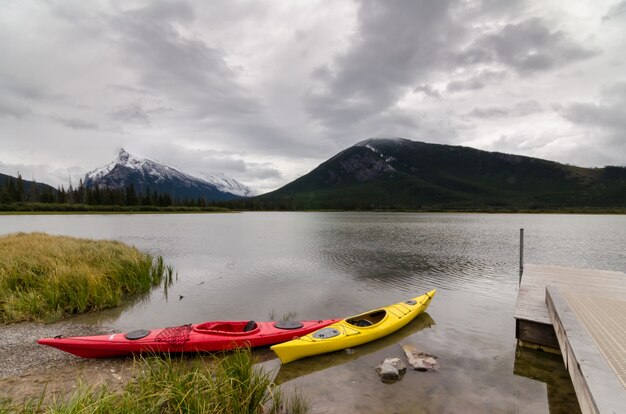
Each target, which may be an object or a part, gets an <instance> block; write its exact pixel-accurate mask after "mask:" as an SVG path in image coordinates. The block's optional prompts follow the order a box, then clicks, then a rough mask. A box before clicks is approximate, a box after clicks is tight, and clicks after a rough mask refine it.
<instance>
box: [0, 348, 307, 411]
mask: <svg viewBox="0 0 626 414" xmlns="http://www.w3.org/2000/svg"><path fill="white" fill-rule="evenodd" d="M134 372H135V373H136V374H135V376H134V379H133V380H131V381H130V382H129V383H128V384H126V385H125V387H124V388H123V389H122V390H121V391H118V392H114V391H111V390H109V389H108V388H107V387H106V386H86V385H84V384H81V383H80V382H79V383H78V384H77V386H76V387H75V391H74V392H72V393H71V394H69V395H59V394H50V393H46V391H45V389H44V390H43V391H42V394H41V396H40V397H39V398H36V399H33V400H30V401H26V402H24V403H13V402H11V401H8V400H5V401H2V400H0V414H4V413H20V414H35V413H41V412H46V413H51V414H69V413H87V412H88V413H155V414H156V413H159V414H161V413H183V412H184V413H240V414H266V413H268V414H269V413H274V414H283V413H285V414H286V413H293V414H298V413H306V412H308V410H309V408H308V402H307V401H306V400H305V399H304V398H302V397H301V396H300V394H299V393H293V394H289V395H287V394H285V393H284V392H283V390H281V389H280V387H279V386H277V385H276V384H275V383H274V382H273V380H272V376H271V374H270V373H267V372H265V371H264V370H263V369H261V368H259V367H255V366H254V359H253V358H252V355H251V352H250V350H249V349H239V350H236V351H233V352H230V353H228V354H218V355H217V356H212V355H211V356H208V357H200V358H197V357H194V358H191V359H190V358H186V357H182V356H180V357H179V356H176V357H174V356H169V355H165V356H149V357H138V359H136V360H135V368H134Z"/></svg>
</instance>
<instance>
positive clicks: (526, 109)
mask: <svg viewBox="0 0 626 414" xmlns="http://www.w3.org/2000/svg"><path fill="white" fill-rule="evenodd" d="M542 111H543V109H542V108H541V105H539V103H538V102H537V101H522V102H518V103H516V104H515V105H513V106H486V107H479V108H474V109H472V110H471V111H470V112H468V114H467V115H469V116H472V117H476V118H496V117H497V118H500V117H510V116H526V115H530V114H535V113H538V112H542Z"/></svg>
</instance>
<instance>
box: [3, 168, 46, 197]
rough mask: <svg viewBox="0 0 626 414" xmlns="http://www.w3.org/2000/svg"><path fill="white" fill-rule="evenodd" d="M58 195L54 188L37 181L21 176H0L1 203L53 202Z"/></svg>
mask: <svg viewBox="0 0 626 414" xmlns="http://www.w3.org/2000/svg"><path fill="white" fill-rule="evenodd" d="M56 193H57V190H56V189H55V188H54V187H51V186H49V185H48V184H42V183H38V182H36V181H29V180H24V179H23V178H22V176H21V175H20V174H18V175H17V177H12V176H10V175H6V174H0V203H12V202H20V201H42V200H43V201H44V202H49V201H52V200H53V199H54V197H55V195H56Z"/></svg>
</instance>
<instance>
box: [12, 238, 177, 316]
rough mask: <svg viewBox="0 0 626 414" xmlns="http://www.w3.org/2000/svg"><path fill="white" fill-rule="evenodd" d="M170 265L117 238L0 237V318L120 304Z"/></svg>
mask: <svg viewBox="0 0 626 414" xmlns="http://www.w3.org/2000/svg"><path fill="white" fill-rule="evenodd" d="M164 278H165V279H166V282H171V279H172V268H171V267H168V266H165V265H164V264H163V259H162V258H161V257H158V258H156V259H154V258H152V257H151V256H150V255H148V254H145V253H142V252H140V251H139V250H137V249H136V248H134V247H130V246H127V245H125V244H123V243H121V242H117V241H102V240H98V241H96V240H88V239H77V238H72V237H63V236H50V235H47V234H44V233H29V234H26V233H16V234H10V235H7V236H4V237H0V322H2V323H10V322H19V321H27V320H37V321H48V322H49V321H54V320H59V319H61V318H63V317H65V316H68V315H71V314H76V313H84V312H88V311H92V310H100V309H105V308H110V307H114V306H118V305H119V304H120V303H121V302H122V301H123V300H124V299H126V298H128V297H131V296H133V295H136V294H140V293H145V292H148V291H149V290H150V289H151V288H152V287H153V286H157V285H159V284H160V283H161V281H162V280H163V279H164Z"/></svg>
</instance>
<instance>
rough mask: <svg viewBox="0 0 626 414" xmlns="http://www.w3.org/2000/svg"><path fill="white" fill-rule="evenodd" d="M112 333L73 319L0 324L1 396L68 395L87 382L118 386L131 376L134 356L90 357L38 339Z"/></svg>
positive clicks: (16, 398) (15, 399)
mask: <svg viewBox="0 0 626 414" xmlns="http://www.w3.org/2000/svg"><path fill="white" fill-rule="evenodd" d="M106 332H111V329H107V327H103V326H93V325H80V324H76V323H71V322H67V321H64V322H59V323H54V324H38V323H17V324H10V325H2V326H0V338H2V340H1V341H0V356H1V357H0V398H10V399H12V400H13V401H16V402H19V401H24V400H28V399H30V398H38V397H40V396H41V394H42V392H43V391H44V390H45V391H46V395H47V396H51V395H53V394H61V395H65V394H67V393H68V392H70V391H72V390H73V389H75V388H76V385H77V383H78V381H82V382H83V383H85V384H89V385H97V384H106V385H107V386H109V387H111V388H113V389H117V388H119V387H121V386H123V385H124V384H126V383H127V382H128V380H129V379H130V378H132V371H133V359H132V358H115V359H101V360H89V359H83V358H78V357H76V356H74V355H71V354H68V353H66V352H61V351H59V350H58V349H55V348H51V347H48V346H42V345H39V344H37V339H39V338H42V337H52V336H55V335H63V336H73V335H96V334H102V333H106Z"/></svg>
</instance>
